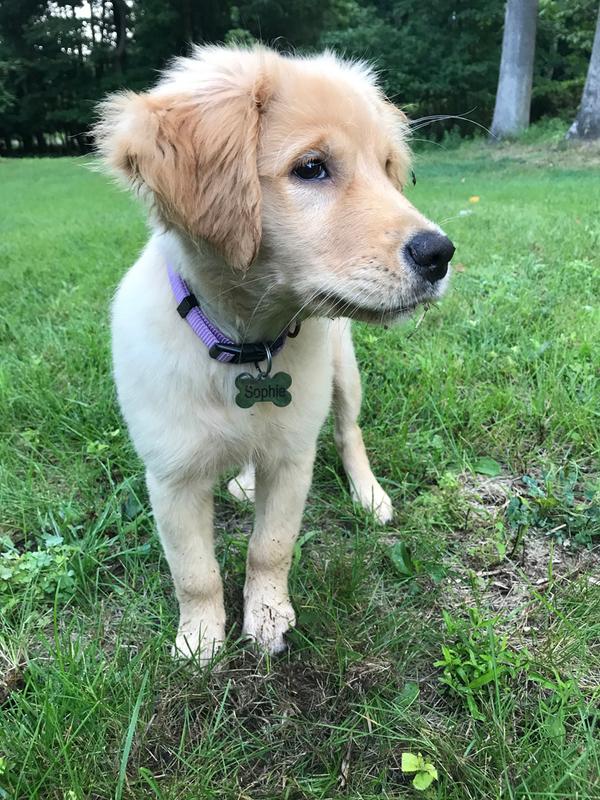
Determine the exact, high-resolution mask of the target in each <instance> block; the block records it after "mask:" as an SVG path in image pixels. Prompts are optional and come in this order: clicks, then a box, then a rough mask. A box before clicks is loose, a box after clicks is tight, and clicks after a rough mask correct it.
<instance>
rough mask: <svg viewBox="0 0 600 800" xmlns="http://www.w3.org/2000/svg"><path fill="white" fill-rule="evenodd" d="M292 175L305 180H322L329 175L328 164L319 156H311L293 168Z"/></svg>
mask: <svg viewBox="0 0 600 800" xmlns="http://www.w3.org/2000/svg"><path fill="white" fill-rule="evenodd" d="M292 175H295V176H296V177H297V178H301V179H302V180H303V181H322V180H324V179H325V178H328V177H329V172H328V171H327V165H326V164H325V162H324V161H322V160H321V159H319V158H309V159H308V161H303V162H302V163H301V164H298V166H296V167H294V169H293V170H292Z"/></svg>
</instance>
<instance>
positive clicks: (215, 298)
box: [158, 231, 295, 343]
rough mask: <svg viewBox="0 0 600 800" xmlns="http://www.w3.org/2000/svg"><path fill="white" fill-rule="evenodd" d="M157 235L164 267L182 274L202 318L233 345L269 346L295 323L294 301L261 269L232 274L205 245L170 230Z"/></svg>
mask: <svg viewBox="0 0 600 800" xmlns="http://www.w3.org/2000/svg"><path fill="white" fill-rule="evenodd" d="M158 237H159V245H160V248H161V251H162V253H163V256H164V259H165V268H166V264H170V265H171V267H172V268H173V269H174V270H176V271H177V272H178V273H179V274H180V275H181V277H182V278H183V279H184V280H185V281H186V283H187V284H188V286H189V287H190V289H191V291H192V292H193V293H194V295H195V296H196V298H197V300H198V303H199V305H200V307H201V309H202V311H203V313H204V315H205V316H206V317H207V318H208V319H209V320H210V321H211V322H212V323H213V324H214V325H215V326H216V327H217V328H218V329H219V330H220V331H221V332H222V333H223V334H225V336H226V337H228V338H229V339H231V340H232V341H234V342H239V343H241V342H272V341H275V340H276V339H277V338H278V337H279V336H280V335H281V334H282V333H283V332H284V331H286V330H287V329H288V328H289V327H290V325H292V324H293V323H294V322H295V318H294V305H293V303H291V302H286V301H285V299H284V293H283V292H281V290H280V289H278V287H277V285H276V284H275V282H274V281H273V279H272V278H271V279H269V278H268V277H267V276H266V275H264V270H261V271H259V270H254V268H253V269H251V270H250V271H249V272H248V273H247V274H243V273H242V272H239V271H234V270H232V269H231V267H229V266H228V265H227V264H226V263H225V262H224V260H223V259H222V258H220V257H219V256H218V255H217V254H216V253H214V252H211V251H210V250H209V248H208V247H201V246H200V247H199V246H198V245H196V244H195V243H194V242H192V241H190V240H189V239H185V238H184V237H183V236H181V235H180V234H178V233H175V232H173V231H170V232H167V233H162V234H159V235H158ZM259 269H260V268H259ZM257 273H258V274H257Z"/></svg>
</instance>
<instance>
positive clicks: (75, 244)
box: [0, 139, 600, 800]
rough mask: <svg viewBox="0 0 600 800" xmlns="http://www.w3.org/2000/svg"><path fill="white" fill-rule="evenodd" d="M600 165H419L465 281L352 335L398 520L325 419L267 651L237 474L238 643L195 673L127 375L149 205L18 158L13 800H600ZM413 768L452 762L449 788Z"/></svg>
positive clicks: (13, 283)
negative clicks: (274, 648) (252, 613)
mask: <svg viewBox="0 0 600 800" xmlns="http://www.w3.org/2000/svg"><path fill="white" fill-rule="evenodd" d="M599 164H600V159H598V157H597V154H596V155H594V154H593V153H589V152H587V151H583V152H582V151H575V152H571V151H568V150H564V149H562V148H561V147H560V146H558V145H557V144H556V142H555V141H554V140H552V141H549V140H545V139H542V140H541V141H538V142H537V143H536V142H535V141H534V142H533V143H529V144H527V143H526V144H523V145H519V146H512V147H511V146H503V147H499V148H496V149H493V150H490V149H489V148H488V147H487V146H486V145H485V144H483V143H474V144H470V145H463V146H461V147H459V148H458V149H450V150H444V149H443V148H438V147H434V146H433V145H431V146H430V147H429V149H425V148H424V149H422V150H421V151H420V152H419V154H418V155H417V159H416V165H415V172H416V175H417V185H416V187H415V188H414V189H413V188H412V187H411V188H410V190H409V193H410V197H411V199H413V200H414V202H415V203H416V204H417V205H418V206H419V207H420V208H421V209H422V210H423V211H424V212H425V213H426V214H427V215H428V216H430V217H432V218H433V219H435V220H437V221H439V222H440V223H441V224H442V225H443V226H444V227H445V229H446V231H447V232H448V234H449V235H450V236H451V237H452V238H453V240H454V241H455V243H456V245H457V248H458V249H457V255H456V257H455V273H454V279H453V286H452V291H451V293H450V295H449V296H448V298H447V299H446V300H445V301H444V302H443V303H442V304H441V305H440V306H439V307H436V308H434V309H431V310H430V311H429V312H428V313H427V314H426V315H425V316H424V317H423V318H422V319H421V320H418V319H415V320H413V321H411V322H409V323H407V324H406V325H404V326H403V327H398V328H395V329H392V330H382V329H378V328H370V327H366V326H356V328H355V339H356V342H357V351H358V356H359V360H360V362H361V367H362V374H363V385H364V408H363V415H362V424H363V428H364V431H365V440H366V444H367V448H368V450H369V452H370V454H371V458H372V463H373V466H374V471H375V473H376V474H377V475H378V476H379V477H380V478H381V479H382V483H383V485H384V487H385V488H386V489H387V491H388V492H389V493H390V494H391V496H392V499H393V501H394V503H395V508H396V516H395V518H394V521H393V523H392V524H391V525H389V526H387V527H386V528H380V527H378V526H377V525H376V524H375V523H374V522H373V520H371V519H370V518H369V517H368V516H367V515H366V514H365V513H364V512H362V511H361V510H360V509H358V508H354V507H353V506H352V502H351V499H350V496H349V492H348V490H347V487H346V484H345V480H344V478H343V475H342V472H341V466H340V463H339V460H338V458H337V455H336V453H335V449H334V445H333V438H332V432H331V427H330V426H329V425H328V426H327V427H326V429H325V430H324V431H323V433H322V436H321V446H320V454H319V458H318V463H317V468H316V473H315V478H314V483H313V488H312V490H311V493H310V498H309V504H308V507H307V510H306V513H305V518H304V523H303V528H302V533H301V538H300V541H299V544H298V547H297V551H296V554H295V559H294V565H293V568H292V573H291V593H292V599H293V603H294V605H295V607H296V610H297V615H298V626H297V629H296V630H295V631H294V632H293V633H292V635H291V636H290V649H289V651H288V652H287V653H286V654H285V655H283V656H281V657H277V658H273V659H268V658H260V657H257V656H256V655H255V654H254V653H253V652H252V651H250V650H249V649H247V647H246V646H245V644H244V642H242V641H240V638H239V636H240V630H241V590H242V583H243V571H244V558H245V550H246V545H247V540H248V532H249V530H250V526H251V519H252V511H251V508H249V507H244V506H240V505H237V504H236V503H235V501H233V500H232V499H230V498H229V497H228V495H227V493H226V491H225V488H224V486H225V484H224V483H223V484H222V486H221V487H220V489H219V491H218V497H217V527H218V529H219V535H218V553H219V559H220V562H221V565H222V569H223V573H224V578H225V586H226V595H227V596H226V605H227V608H228V620H229V629H230V632H231V635H230V640H229V642H228V643H227V646H226V648H225V650H224V652H223V653H222V655H221V656H220V657H219V658H218V661H217V663H215V665H214V667H212V668H211V669H208V670H206V671H202V670H200V669H199V668H198V666H197V665H196V664H194V663H177V662H174V661H172V660H171V658H170V655H169V645H170V643H171V642H172V640H173V638H174V633H175V626H176V603H175V598H174V594H173V590H172V586H171V581H170V577H169V574H168V569H167V565H166V562H165V560H164V558H163V557H162V555H161V552H160V547H159V544H158V540H157V537H156V536H155V533H154V530H153V521H152V518H151V516H150V514H149V510H148V502H147V497H146V493H145V488H144V481H143V471H142V467H141V464H140V462H139V461H138V459H137V458H136V456H135V454H134V452H133V450H132V448H131V446H130V444H129V442H128V438H127V433H126V431H125V429H124V426H123V423H122V421H121V419H120V416H119V412H118V409H117V407H116V404H115V393H114V389H113V386H112V383H111V376H110V363H109V342H108V336H109V334H108V304H109V301H110V298H111V294H112V292H113V290H114V287H115V285H116V283H117V282H118V280H119V277H120V276H121V275H122V273H123V271H124V270H125V269H126V268H127V266H128V265H129V264H130V263H131V262H132V261H133V260H134V259H135V257H136V254H137V253H138V252H139V250H140V248H141V247H142V245H143V243H144V241H145V238H146V235H147V234H146V229H145V224H144V221H143V214H142V211H141V210H140V209H139V208H138V206H137V205H136V204H135V203H134V201H133V200H130V199H129V198H128V197H127V196H126V195H125V194H123V193H120V192H119V191H118V190H116V189H115V188H113V187H112V186H111V185H109V183H108V182H107V181H106V180H105V178H103V177H102V176H101V175H99V174H96V173H93V172H91V171H89V170H87V169H85V168H84V164H83V163H82V162H81V161H77V160H70V159H61V160H48V159H46V160H22V161H17V160H10V161H8V160H4V161H0V187H1V188H0V234H1V235H0V264H1V265H2V266H1V269H0V294H1V301H0V337H1V346H2V360H1V362H0V415H1V417H0V430H1V431H2V436H1V439H0V470H1V471H0V509H1V515H0V537H1V538H0V611H1V620H0V787H1V788H0V798H8V799H9V800H21V798H23V799H27V800H30V799H33V798H43V799H44V800H84V799H85V800H94V799H98V800H99V799H100V798H102V800H108V799H109V798H115V799H116V800H120V798H163V800H175V798H177V799H178V800H195V799H202V800H203V799H204V798H223V799H225V798H232V800H233V798H239V799H240V800H242V799H243V800H249V799H251V800H256V799H257V798H272V799H273V800H275V799H276V798H277V799H279V798H287V799H289V800H300V799H301V798H332V797H351V798H364V799H365V800H366V798H396V797H416V796H423V797H429V798H448V799H450V798H452V800H467V799H470V798H473V800H475V799H479V798H486V799H488V798H489V799H490V800H493V799H494V798H536V800H539V799H540V798H544V799H546V800H551V799H552V800H554V798H578V800H584V799H585V798H600V736H599V731H598V728H599V725H600V683H599V681H600V570H599V563H600V559H599V554H598V546H599V545H600V481H599V470H598V456H599V453H600V424H599V423H600V336H599V332H600V307H599V306H600V304H599V302H598V296H599V294H600V266H599V260H598V252H599V250H600V216H599V214H598V209H599V208H600V166H599ZM477 198H478V199H477ZM406 753H411V754H413V755H415V756H416V755H417V754H419V753H421V754H422V755H423V759H424V763H426V764H428V765H431V766H432V767H434V768H435V770H437V776H438V777H437V780H433V782H432V783H431V786H430V788H429V789H427V790H426V791H425V792H422V793H419V792H417V790H416V789H415V788H414V787H413V784H412V781H413V779H414V778H415V773H405V772H403V771H402V756H403V754H406ZM405 762H406V756H405ZM405 766H406V763H405ZM432 773H433V770H431V769H430V771H429V773H420V774H417V777H419V776H420V777H421V778H422V779H424V776H425V774H428V775H429V777H432ZM425 782H426V781H425Z"/></svg>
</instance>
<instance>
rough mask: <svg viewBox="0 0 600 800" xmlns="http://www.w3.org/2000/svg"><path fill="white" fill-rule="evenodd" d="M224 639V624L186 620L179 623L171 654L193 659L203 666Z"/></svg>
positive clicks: (208, 661)
mask: <svg viewBox="0 0 600 800" xmlns="http://www.w3.org/2000/svg"><path fill="white" fill-rule="evenodd" d="M224 640H225V626H224V625H221V624H219V623H209V622H205V621H197V622H196V623H194V622H192V621H189V620H186V622H185V623H181V624H180V625H179V630H178V631H177V638H176V639H175V644H174V645H173V647H172V648H171V655H172V656H173V658H179V659H194V660H196V661H197V662H198V663H199V664H200V666H202V667H205V666H206V665H207V664H208V663H210V661H211V660H212V659H213V658H214V656H215V655H216V654H217V652H218V651H219V650H220V649H221V647H222V645H223V642H224Z"/></svg>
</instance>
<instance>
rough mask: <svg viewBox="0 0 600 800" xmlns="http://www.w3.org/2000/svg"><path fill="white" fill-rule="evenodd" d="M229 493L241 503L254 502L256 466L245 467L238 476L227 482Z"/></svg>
mask: <svg viewBox="0 0 600 800" xmlns="http://www.w3.org/2000/svg"><path fill="white" fill-rule="evenodd" d="M227 489H228V490H229V494H231V495H233V497H235V499H236V500H239V501H240V502H241V503H248V502H249V503H253V502H254V467H253V466H252V465H249V466H247V467H245V468H244V469H243V470H242V471H241V472H240V474H239V475H238V476H237V477H236V478H232V479H231V480H230V481H229V483H228V484H227Z"/></svg>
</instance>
